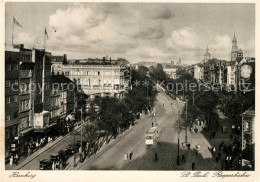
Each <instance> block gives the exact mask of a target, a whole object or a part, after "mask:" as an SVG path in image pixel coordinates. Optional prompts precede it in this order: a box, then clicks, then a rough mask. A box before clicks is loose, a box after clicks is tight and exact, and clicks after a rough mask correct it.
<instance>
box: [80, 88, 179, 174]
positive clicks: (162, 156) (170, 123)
mask: <svg viewBox="0 0 260 182" xmlns="http://www.w3.org/2000/svg"><path fill="white" fill-rule="evenodd" d="M171 102H172V103H173V104H172V105H171ZM163 104H164V106H163ZM183 106H184V105H183V103H180V102H178V101H175V100H172V99H171V98H170V97H169V96H167V95H166V94H165V93H159V94H158V96H157V102H156V104H155V110H156V116H155V118H152V117H149V118H145V119H141V120H138V122H137V124H136V125H135V126H134V128H133V130H132V131H131V132H130V133H128V134H127V135H125V136H124V137H122V138H120V140H119V141H118V142H116V144H114V145H113V146H112V147H110V148H109V149H108V150H106V151H105V152H103V153H102V154H101V155H99V156H98V157H97V158H95V159H93V160H91V161H89V162H86V163H85V164H84V165H82V167H80V168H79V169H80V170H84V169H99V170H120V169H126V170H131V169H134V170H136V169H140V170H155V169H170V168H172V166H173V165H175V164H176V162H175V161H176V157H177V136H178V134H177V131H176V130H175V129H174V123H175V122H176V119H177V117H178V116H177V113H178V110H180V111H181V110H182V107H183ZM152 122H153V123H155V122H158V123H159V124H161V125H162V131H161V132H162V135H161V137H160V138H159V141H158V144H157V145H156V146H155V147H147V146H146V145H145V133H146V131H147V130H148V129H150V128H151V127H152ZM130 151H133V158H132V160H127V161H124V154H125V153H128V154H129V152H130ZM155 151H157V153H158V158H159V160H158V161H157V162H155V161H154V152H155Z"/></svg>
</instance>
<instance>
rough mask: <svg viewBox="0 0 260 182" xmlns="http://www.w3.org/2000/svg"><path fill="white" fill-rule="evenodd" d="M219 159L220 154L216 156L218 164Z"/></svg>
mask: <svg viewBox="0 0 260 182" xmlns="http://www.w3.org/2000/svg"><path fill="white" fill-rule="evenodd" d="M218 160H219V156H216V162H217V164H218Z"/></svg>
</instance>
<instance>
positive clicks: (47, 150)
mask: <svg viewBox="0 0 260 182" xmlns="http://www.w3.org/2000/svg"><path fill="white" fill-rule="evenodd" d="M79 128H80V127H79ZM79 128H77V129H75V130H78V129H79ZM70 134H71V133H68V134H67V135H65V136H64V137H63V138H61V139H60V140H59V141H57V142H56V143H55V144H53V145H52V146H50V147H49V148H47V149H46V150H44V151H42V152H41V153H39V154H38V155H36V156H35V157H33V158H32V159H30V160H29V161H27V162H26V163H25V164H23V165H22V166H20V167H19V168H18V169H13V170H19V169H21V168H23V167H24V166H26V165H27V164H28V163H30V162H31V161H33V160H34V159H35V158H37V157H38V156H39V155H41V154H43V153H44V152H46V151H48V150H49V149H51V148H52V147H54V146H55V145H56V144H58V143H59V142H61V141H62V140H64V139H65V138H67V137H68V136H69V135H70ZM9 170H12V169H9Z"/></svg>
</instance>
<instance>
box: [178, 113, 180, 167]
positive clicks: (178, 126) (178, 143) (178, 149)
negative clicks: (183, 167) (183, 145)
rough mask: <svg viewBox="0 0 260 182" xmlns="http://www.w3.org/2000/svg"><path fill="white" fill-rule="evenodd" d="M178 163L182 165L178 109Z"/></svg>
mask: <svg viewBox="0 0 260 182" xmlns="http://www.w3.org/2000/svg"><path fill="white" fill-rule="evenodd" d="M177 165H180V111H178V156H177Z"/></svg>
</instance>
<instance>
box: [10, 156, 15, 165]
mask: <svg viewBox="0 0 260 182" xmlns="http://www.w3.org/2000/svg"><path fill="white" fill-rule="evenodd" d="M13 162H14V159H13V156H12V155H11V157H10V166H13Z"/></svg>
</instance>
